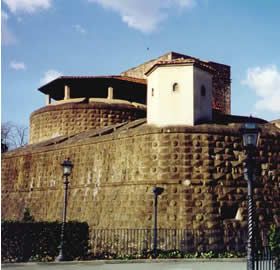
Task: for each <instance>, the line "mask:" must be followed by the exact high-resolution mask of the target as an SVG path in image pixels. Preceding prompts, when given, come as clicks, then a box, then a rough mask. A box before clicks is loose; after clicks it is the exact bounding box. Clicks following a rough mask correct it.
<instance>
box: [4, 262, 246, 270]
mask: <svg viewBox="0 0 280 270" xmlns="http://www.w3.org/2000/svg"><path fill="white" fill-rule="evenodd" d="M2 268H3V269H5V268H6V269H7V270H37V269H38V270H54V269H57V270H74V269H75V270H76V269H78V270H79V269H80V270H167V269H168V270H225V269H226V270H246V263H245V261H241V260H239V261H238V260H233V261H211V262H209V261H197V262H195V261H170V260H167V261H164V262H163V261H159V262H153V261H148V262H147V261H146V262H141V263H138V262H133V263H131V262H126V263H124V262H119V261H117V262H114V261H111V262H103V261H90V262H67V263H25V264H23V263H22V264H2Z"/></svg>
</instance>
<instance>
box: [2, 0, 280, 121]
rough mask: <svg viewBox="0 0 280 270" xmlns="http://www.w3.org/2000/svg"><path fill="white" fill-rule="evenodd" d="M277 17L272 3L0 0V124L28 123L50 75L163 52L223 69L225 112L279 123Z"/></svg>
mask: <svg viewBox="0 0 280 270" xmlns="http://www.w3.org/2000/svg"><path fill="white" fill-rule="evenodd" d="M279 14H280V1H279V0H267V1H265V0H247V1H243V0H242V1H241V0H2V8H1V21H2V43H1V49H2V122H6V121H13V122H15V123H18V124H24V125H28V122H29V116H30V113H31V112H32V111H34V110H36V109H38V108H40V107H42V106H44V102H45V97H44V95H43V94H41V93H40V92H38V91H37V88H38V87H39V86H40V85H42V84H44V82H46V81H48V80H51V79H54V78H55V77H56V76H59V75H61V74H63V75H106V74H108V75H109V74H119V73H120V72H122V71H124V70H126V69H128V68H130V67H133V66H136V65H138V64H140V63H142V62H144V61H147V60H149V59H151V58H155V57H158V56H160V55H162V54H164V53H166V52H168V51H176V52H180V53H185V54H188V55H192V56H195V57H198V58H201V59H205V60H212V61H216V62H221V63H224V64H228V65H230V66H231V68H232V70H231V71H232V73H231V78H232V88H231V89H232V105H231V107H232V113H233V114H239V115H250V114H252V115H254V116H257V117H261V118H264V119H267V120H274V119H277V118H280V53H279V52H280V32H279V31H280V30H279V26H280V16H279ZM147 48H149V50H147Z"/></svg>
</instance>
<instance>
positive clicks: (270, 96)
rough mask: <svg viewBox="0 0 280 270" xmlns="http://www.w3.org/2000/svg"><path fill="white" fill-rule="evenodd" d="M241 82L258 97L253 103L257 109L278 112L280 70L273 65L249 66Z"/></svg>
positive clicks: (279, 109) (279, 105) (279, 103)
mask: <svg viewBox="0 0 280 270" xmlns="http://www.w3.org/2000/svg"><path fill="white" fill-rule="evenodd" d="M242 84H244V85H247V86H248V87H250V88H251V89H253V90H254V91H255V93H256V95H257V96H258V97H259V98H260V100H258V101H257V102H256V104H255V106H256V109H257V110H264V111H270V112H276V113H278V112H280V71H279V70H278V69H277V67H276V66H275V65H272V66H267V67H253V68H249V69H248V70H247V78H246V79H245V80H243V81H242Z"/></svg>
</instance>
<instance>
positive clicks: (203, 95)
mask: <svg viewBox="0 0 280 270" xmlns="http://www.w3.org/2000/svg"><path fill="white" fill-rule="evenodd" d="M200 95H201V96H202V97H205V96H206V88H205V86H204V85H202V86H201V88H200Z"/></svg>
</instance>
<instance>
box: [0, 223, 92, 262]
mask: <svg viewBox="0 0 280 270" xmlns="http://www.w3.org/2000/svg"><path fill="white" fill-rule="evenodd" d="M60 232H61V223H59V222H24V221H2V223H1V233H2V241H1V250H2V251H1V259H2V262H26V261H51V260H54V259H55V257H56V256H57V255H58V253H59V250H58V247H59V244H60ZM88 239H89V228H88V224H87V223H85V222H83V223H81V222H76V221H70V222H67V223H66V224H65V250H64V254H65V256H66V258H67V260H74V259H83V258H85V257H86V256H87V253H88V250H89V246H88Z"/></svg>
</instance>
